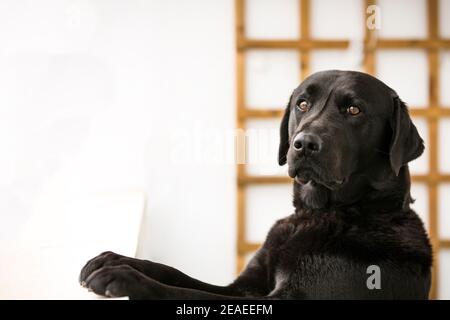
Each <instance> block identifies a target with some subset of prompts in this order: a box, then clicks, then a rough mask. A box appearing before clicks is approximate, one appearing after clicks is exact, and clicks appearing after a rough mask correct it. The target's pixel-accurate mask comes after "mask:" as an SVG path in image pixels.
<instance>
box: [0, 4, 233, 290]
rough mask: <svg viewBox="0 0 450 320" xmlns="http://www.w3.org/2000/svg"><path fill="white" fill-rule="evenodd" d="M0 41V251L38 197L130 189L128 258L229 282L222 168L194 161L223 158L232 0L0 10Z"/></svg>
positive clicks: (229, 100) (229, 173) (227, 191)
mask: <svg viewBox="0 0 450 320" xmlns="http://www.w3.org/2000/svg"><path fill="white" fill-rule="evenodd" d="M0 44H1V45H0V113H1V116H0V148H1V149H0V150H1V152H2V156H1V157H0V176H1V177H2V178H1V179H0V243H2V245H0V250H1V249H2V247H3V248H5V247H8V246H11V245H12V244H13V243H15V241H16V239H17V238H18V237H19V235H20V234H21V232H23V228H24V225H25V224H26V222H27V220H28V219H29V218H30V217H31V216H32V215H33V214H36V211H37V210H36V208H37V207H38V206H41V207H42V202H43V199H46V200H45V201H47V202H49V200H48V199H50V202H51V199H55V200H56V199H59V200H61V199H66V198H70V199H74V198H75V199H76V198H77V197H81V195H83V194H90V193H95V192H127V191H144V192H145V193H146V195H147V205H146V214H145V217H144V221H143V229H142V233H141V241H140V244H139V250H138V255H139V256H140V257H145V258H149V259H153V260H157V261H161V262H164V263H168V264H171V265H173V266H175V267H178V268H180V269H182V270H183V271H185V272H187V273H189V274H191V275H193V276H197V277H200V278H202V279H203V280H205V281H211V282H216V283H226V282H228V281H231V280H232V277H233V276H234V266H235V263H234V256H235V214H234V212H235V206H234V197H235V189H234V183H235V182H234V181H235V180H234V166H233V165H232V164H231V162H228V163H227V162H225V161H222V160H223V159H222V158H221V157H220V156H219V160H218V161H212V162H211V161H210V162H208V163H205V162H204V161H203V160H202V159H205V158H208V157H214V156H215V155H216V154H217V150H219V151H224V150H228V151H230V150H231V149H230V148H232V145H231V146H230V145H229V144H228V145H225V144H224V143H222V142H223V141H224V139H222V135H223V133H224V131H215V130H217V129H229V130H231V129H232V128H234V110H235V104H234V102H235V96H234V70H235V64H234V28H233V1H231V0H215V1H210V0H191V1H176V0H164V1H156V0H155V1H136V0H134V1H111V0H109V1H100V0H98V1H87V0H85V1H69V0H64V1H61V0H54V1H51V0H46V1H39V2H38V1H23V0H20V1H17V0H14V1H13V0H9V1H1V2H0ZM195 132H197V133H198V132H200V133H205V132H210V133H211V134H212V135H213V138H211V139H210V140H208V136H207V135H205V134H203V135H202V134H199V135H198V137H197V138H192V137H194V136H195ZM183 134H185V135H186V137H185V138H183V136H182V135H183ZM193 139H194V141H197V144H198V149H196V150H197V153H196V156H193V157H191V155H186V154H185V152H187V151H185V152H183V150H186V149H185V147H186V146H187V145H192V144H193V143H194V142H193ZM195 139H196V140H195ZM226 148H228V149H226ZM228 151H227V152H228ZM198 154H201V157H200V158H198ZM45 201H44V202H45ZM44 208H45V205H44ZM62 214H63V213H62ZM85 226H86V228H85V229H83V230H79V233H80V237H83V233H85V232H89V233H92V232H99V233H101V232H108V230H103V229H102V228H101V226H92V225H89V221H86V222H85ZM58 227H59V226H58V225H57V224H56V223H55V225H50V226H48V230H41V232H42V233H45V232H52V231H53V230H54V229H55V228H58ZM63 236H64V235H63Z"/></svg>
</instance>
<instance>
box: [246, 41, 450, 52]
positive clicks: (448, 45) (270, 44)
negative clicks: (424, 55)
mask: <svg viewBox="0 0 450 320" xmlns="http://www.w3.org/2000/svg"><path fill="white" fill-rule="evenodd" d="M349 44H350V41H348V40H327V39H323V40H314V39H310V40H305V41H302V40H301V41H298V40H253V39H244V40H243V41H242V42H241V43H239V49H240V50H244V49H300V50H305V49H306V50H312V49H317V50H320V49H347V48H348V46H349ZM427 48H434V49H450V40H449V39H439V40H425V39H378V40H377V49H427Z"/></svg>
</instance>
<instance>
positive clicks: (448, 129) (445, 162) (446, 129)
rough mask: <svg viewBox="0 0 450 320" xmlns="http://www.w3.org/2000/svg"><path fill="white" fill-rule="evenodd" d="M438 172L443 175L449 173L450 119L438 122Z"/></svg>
mask: <svg viewBox="0 0 450 320" xmlns="http://www.w3.org/2000/svg"><path fill="white" fill-rule="evenodd" d="M438 134H439V141H438V146H439V159H438V161H439V170H440V171H441V172H443V173H447V174H448V173H450V148H449V137H450V119H448V118H447V119H445V118H444V119H441V120H439V131H438Z"/></svg>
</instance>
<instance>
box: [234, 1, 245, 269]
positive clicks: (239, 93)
mask: <svg viewBox="0 0 450 320" xmlns="http://www.w3.org/2000/svg"><path fill="white" fill-rule="evenodd" d="M244 5H245V3H244V0H236V1H235V19H236V20H235V24H236V26H235V28H236V48H239V46H240V43H241V42H242V41H243V39H244V38H245V18H244V16H245V12H244V8H245V7H244ZM244 71H245V52H242V51H239V50H236V128H237V129H238V130H244V129H245V121H243V118H242V116H241V112H242V110H244V107H245V74H244ZM236 139H237V140H236V141H237V142H236V150H235V152H236V160H237V161H236V174H237V177H238V179H236V190H237V191H236V229H237V233H236V242H237V245H236V246H237V251H239V244H240V243H242V242H243V241H245V220H246V219H245V200H246V197H245V188H244V187H243V186H242V184H240V183H239V177H241V176H244V175H245V152H246V148H245V134H243V135H237V138H236ZM242 157H244V159H241V158H242ZM242 160H244V161H242ZM243 265H244V257H243V256H241V255H239V254H238V256H237V260H236V271H237V273H239V272H240V271H241V270H242V268H243Z"/></svg>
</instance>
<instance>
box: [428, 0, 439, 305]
mask: <svg viewBox="0 0 450 320" xmlns="http://www.w3.org/2000/svg"><path fill="white" fill-rule="evenodd" d="M437 1H438V0H429V1H428V2H427V3H428V7H427V12H428V17H427V19H428V39H429V40H427V41H431V42H433V43H434V42H436V41H437V37H438V11H437V8H438V4H437ZM428 70H429V71H428V72H429V86H428V91H429V99H430V100H429V105H430V109H431V110H438V108H439V106H438V104H439V91H438V90H439V61H438V49H437V47H429V48H428ZM428 127H429V131H428V135H429V136H428V144H429V146H428V150H429V155H430V160H429V161H430V163H429V175H430V176H432V177H435V176H438V175H439V168H438V158H439V155H438V120H437V119H436V118H428ZM428 188H429V191H428V192H429V200H428V206H429V208H428V215H429V233H430V239H431V243H432V245H433V249H434V252H439V230H438V224H439V221H438V208H437V206H438V201H439V199H438V186H437V184H435V183H433V184H431V185H429V186H428ZM438 257H439V254H437V255H436V254H435V255H434V264H433V277H432V284H431V290H430V298H431V299H436V298H437V292H438V287H439V270H438V266H439V259H438Z"/></svg>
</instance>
